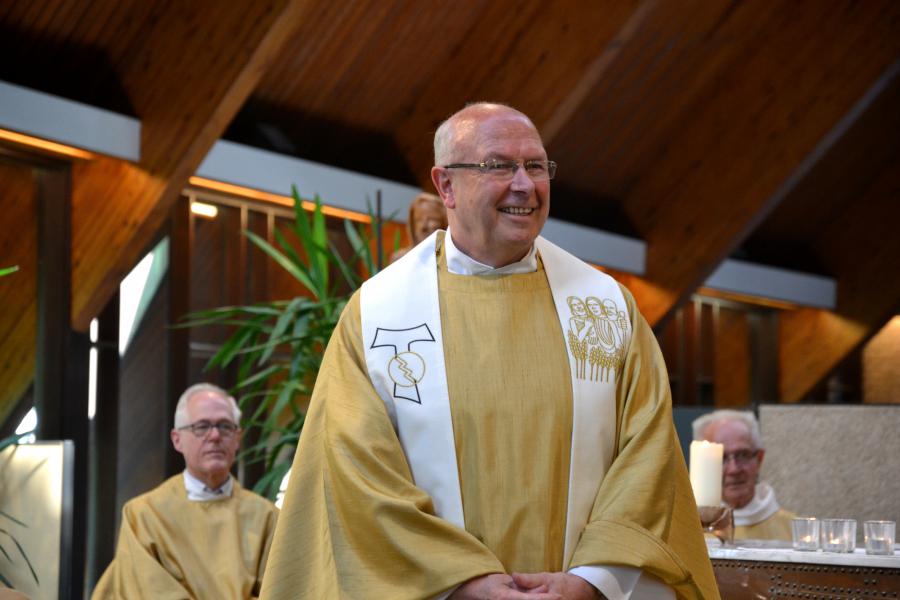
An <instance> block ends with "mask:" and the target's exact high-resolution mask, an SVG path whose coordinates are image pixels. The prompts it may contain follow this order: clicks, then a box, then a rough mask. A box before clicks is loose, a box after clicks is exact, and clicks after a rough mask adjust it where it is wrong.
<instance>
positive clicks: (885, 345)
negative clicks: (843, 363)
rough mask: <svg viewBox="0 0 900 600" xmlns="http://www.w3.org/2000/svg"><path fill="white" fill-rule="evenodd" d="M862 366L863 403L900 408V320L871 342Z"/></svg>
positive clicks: (896, 320)
mask: <svg viewBox="0 0 900 600" xmlns="http://www.w3.org/2000/svg"><path fill="white" fill-rule="evenodd" d="M862 363H863V364H862V367H863V402H865V403H866V404H900V369H898V368H897V365H898V364H900V316H896V317H894V318H893V319H891V320H890V321H889V322H888V324H887V325H885V326H884V327H882V328H881V331H879V332H878V333H877V334H875V336H874V337H873V338H872V339H871V340H869V343H868V344H866V347H865V349H864V350H863V360H862Z"/></svg>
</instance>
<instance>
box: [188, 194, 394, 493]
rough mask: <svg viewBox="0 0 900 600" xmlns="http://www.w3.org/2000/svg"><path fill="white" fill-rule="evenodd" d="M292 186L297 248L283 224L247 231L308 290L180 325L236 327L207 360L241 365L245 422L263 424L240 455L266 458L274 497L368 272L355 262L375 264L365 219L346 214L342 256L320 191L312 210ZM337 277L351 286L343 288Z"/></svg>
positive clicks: (263, 482) (239, 391)
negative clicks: (334, 339)
mask: <svg viewBox="0 0 900 600" xmlns="http://www.w3.org/2000/svg"><path fill="white" fill-rule="evenodd" d="M292 191H293V196H294V216H295V218H294V223H293V225H292V232H293V234H294V236H295V237H296V239H297V242H298V243H299V248H295V247H293V246H292V245H291V244H290V243H288V241H287V239H286V236H284V235H283V234H282V233H281V232H280V231H278V230H276V231H275V232H274V243H270V242H268V241H267V240H265V239H263V238H261V237H259V236H258V235H255V234H253V233H251V232H249V231H245V232H244V234H245V235H246V236H247V238H248V239H249V240H250V242H251V243H253V245H255V246H256V247H257V248H259V249H260V250H261V251H262V252H263V253H265V254H266V255H267V256H268V257H269V258H271V259H272V260H273V261H274V262H275V264H277V265H278V266H280V267H281V268H282V269H284V270H285V271H286V272H287V273H289V274H290V275H291V276H292V277H293V278H294V279H295V280H297V282H298V283H299V284H300V285H301V286H302V287H303V288H304V289H306V290H307V291H308V292H309V296H308V297H306V296H301V297H297V298H294V299H292V300H278V301H272V302H263V303H258V304H254V305H250V306H225V307H221V308H215V309H211V310H204V311H198V312H195V313H192V314H190V315H188V316H187V317H186V320H185V322H184V323H182V324H181V325H180V326H181V327H203V326H211V325H217V326H222V325H224V326H227V327H229V328H230V329H231V331H230V335H229V337H228V339H227V340H226V341H225V342H224V343H223V344H222V345H221V347H220V348H219V349H218V351H217V352H216V353H215V354H214V355H213V357H212V358H210V359H209V361H208V362H207V365H206V368H207V369H212V368H225V367H228V366H230V365H236V367H237V383H236V385H235V386H234V388H233V390H234V393H235V394H236V395H238V397H239V402H240V404H241V408H242V409H244V418H243V421H244V422H243V426H244V427H245V428H254V427H255V428H258V429H259V432H260V436H259V441H258V442H257V443H255V444H252V445H250V446H248V447H247V448H245V449H244V451H243V452H242V453H241V457H242V459H243V460H244V461H245V462H246V463H258V462H264V464H265V469H266V473H265V475H264V476H263V477H262V478H261V479H260V480H259V482H257V484H256V486H255V488H254V489H255V490H256V491H257V492H259V493H262V494H265V495H266V496H268V497H269V498H272V499H274V498H275V495H276V494H277V492H278V487H279V484H280V483H281V479H282V477H283V476H284V474H285V473H287V471H288V470H289V469H290V464H291V460H292V458H293V452H292V450H293V449H294V448H295V447H296V445H297V440H298V439H299V436H300V430H301V428H302V427H303V421H304V418H305V415H304V413H303V411H302V410H301V408H300V406H301V405H302V400H303V399H304V398H308V396H309V395H310V392H311V390H312V386H313V383H314V381H315V377H316V375H317V374H318V372H319V367H320V365H321V362H322V354H323V352H324V349H325V345H326V344H327V343H328V340H329V339H330V337H331V333H332V331H333V330H334V327H335V326H336V325H337V321H338V318H339V317H340V314H341V311H342V310H343V308H344V306H345V305H346V303H347V300H348V299H349V296H350V294H351V293H352V292H353V291H354V290H356V289H357V288H358V287H359V286H360V285H361V284H362V281H363V279H364V277H365V275H360V272H359V271H358V270H357V268H356V267H357V266H361V267H362V269H363V272H364V273H365V274H366V275H368V274H373V273H375V271H376V270H377V269H376V266H375V261H374V259H373V256H372V251H371V248H370V242H371V236H370V235H368V234H367V233H366V232H365V230H364V229H363V228H362V227H359V226H357V225H354V224H353V223H351V222H349V221H345V223H344V230H345V232H346V235H347V239H348V241H349V242H350V246H351V248H352V254H351V256H350V257H348V258H346V259H345V258H343V257H342V256H341V255H340V253H338V251H337V249H336V248H335V247H334V245H333V244H332V243H331V242H330V240H329V239H328V230H327V227H326V222H325V216H324V214H323V213H322V206H321V202H320V200H319V198H318V197H316V198H315V201H314V207H313V210H312V211H306V210H304V209H303V207H302V201H301V199H300V196H299V194H298V193H297V190H296V188H294V189H293V190H292ZM373 222H374V219H373ZM332 269H334V270H335V271H337V273H339V274H340V277H339V278H338V279H339V281H332V278H331V270H332ZM339 285H341V286H342V287H341V289H343V290H348V289H349V291H345V292H342V293H339V292H338V291H337V290H338V286H339ZM248 409H249V410H248Z"/></svg>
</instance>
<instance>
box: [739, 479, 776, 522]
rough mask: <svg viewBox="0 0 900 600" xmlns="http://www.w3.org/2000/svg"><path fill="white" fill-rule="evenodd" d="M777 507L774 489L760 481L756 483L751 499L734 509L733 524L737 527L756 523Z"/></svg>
mask: <svg viewBox="0 0 900 600" xmlns="http://www.w3.org/2000/svg"><path fill="white" fill-rule="evenodd" d="M779 508H781V507H780V506H779V505H778V501H777V500H776V499H775V490H773V489H772V486H770V485H769V484H768V483H766V482H765V481H760V482H759V483H757V484H756V491H755V493H754V494H753V500H751V501H750V502H748V503H747V505H746V506H744V507H743V508H736V509H734V524H735V525H737V526H739V527H747V526H748V525H756V524H757V523H761V522H763V521H765V520H766V519H768V518H769V517H771V516H772V515H774V514H775V513H777V512H778V509H779Z"/></svg>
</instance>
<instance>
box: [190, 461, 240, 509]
mask: <svg viewBox="0 0 900 600" xmlns="http://www.w3.org/2000/svg"><path fill="white" fill-rule="evenodd" d="M184 489H186V490H187V495H188V500H190V501H192V502H213V501H215V500H224V499H225V498H231V494H232V492H233V491H234V481H233V480H232V479H231V475H229V476H228V479H226V480H225V483H223V484H222V485H221V486H219V487H218V488H216V489H214V490H213V489H210V488H208V487H206V484H205V483H203V482H202V481H200V480H199V479H197V478H196V477H194V476H193V475H191V474H190V472H188V470H187V469H185V470H184Z"/></svg>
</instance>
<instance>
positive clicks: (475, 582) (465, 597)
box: [448, 573, 563, 600]
mask: <svg viewBox="0 0 900 600" xmlns="http://www.w3.org/2000/svg"><path fill="white" fill-rule="evenodd" d="M448 600H563V599H562V596H560V595H559V594H553V593H551V592H549V591H547V586H546V585H540V586H538V587H535V588H531V589H523V588H519V587H516V584H515V582H513V578H512V577H510V576H509V575H506V574H505V573H492V574H490V575H482V576H481V577H476V578H475V579H470V580H469V581H467V582H465V583H464V584H462V585H461V586H459V587H458V588H456V591H455V592H453V593H452V594H451V595H450V598H449V599H448Z"/></svg>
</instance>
